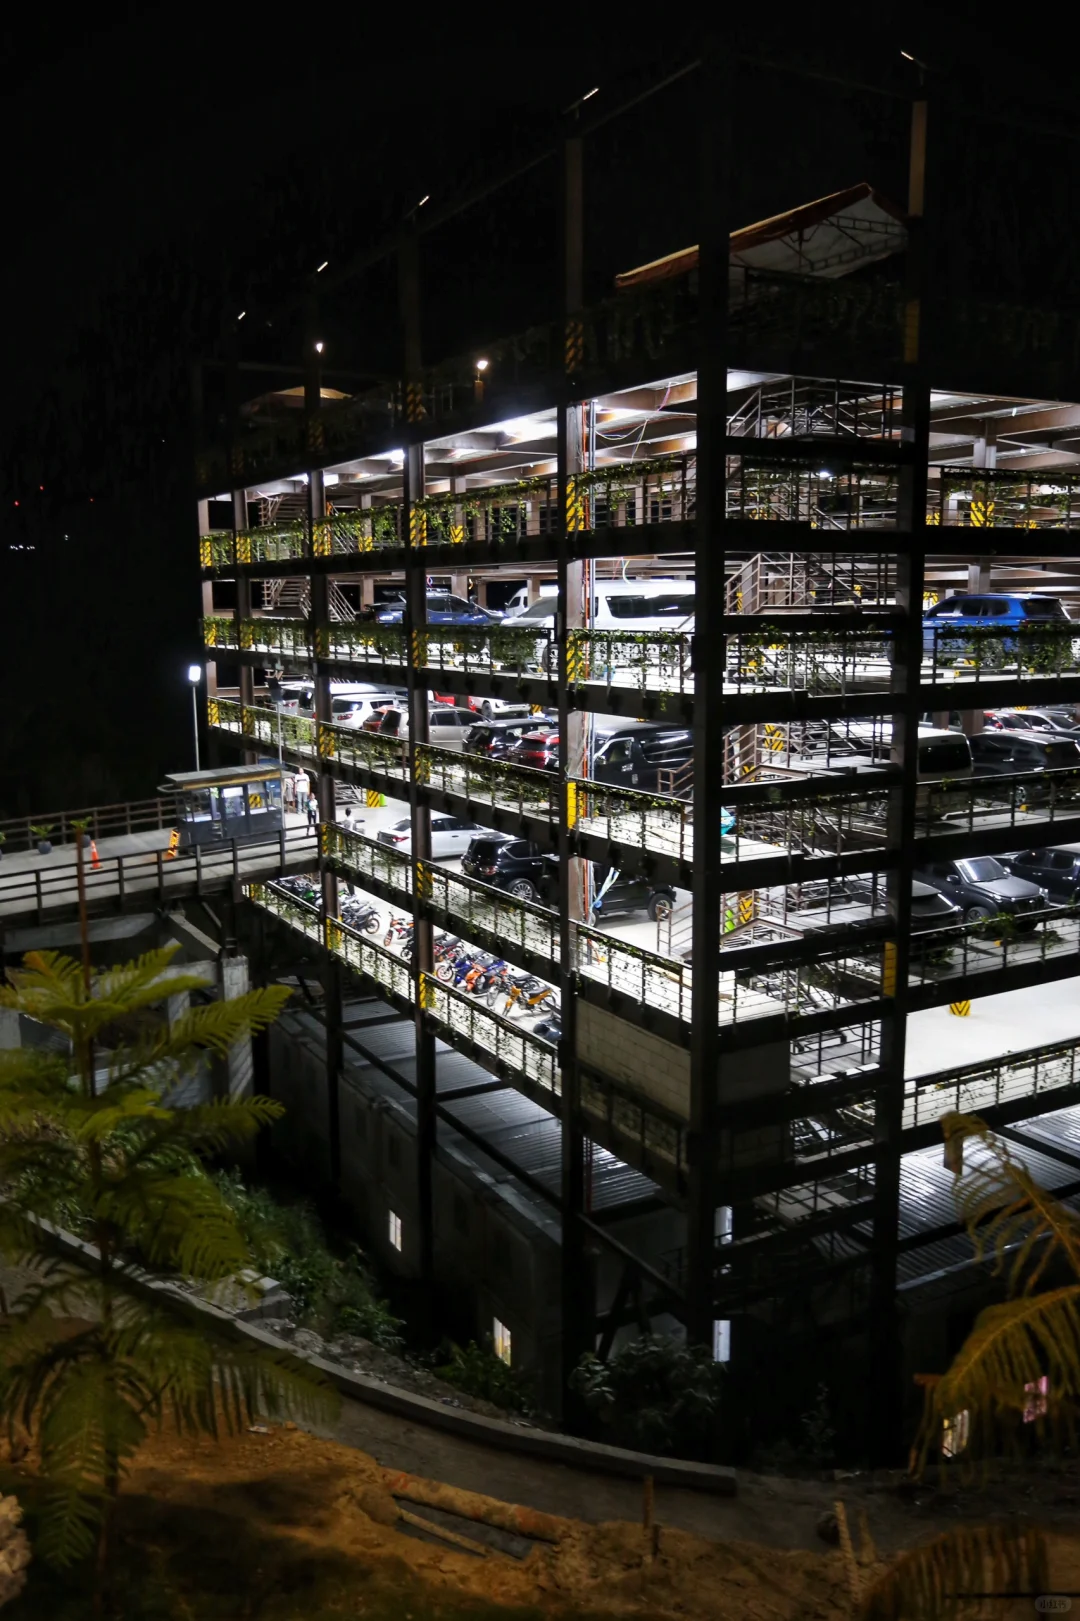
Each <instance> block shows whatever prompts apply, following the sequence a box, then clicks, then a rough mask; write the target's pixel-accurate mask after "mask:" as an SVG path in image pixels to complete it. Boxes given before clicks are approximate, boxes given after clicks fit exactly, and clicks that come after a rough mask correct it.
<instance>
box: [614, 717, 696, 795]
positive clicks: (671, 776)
mask: <svg viewBox="0 0 1080 1621" xmlns="http://www.w3.org/2000/svg"><path fill="white" fill-rule="evenodd" d="M693 758H694V734H693V732H691V731H690V730H688V728H687V727H685V726H661V725H654V724H652V723H649V722H634V723H631V724H629V725H626V726H623V727H620V728H619V729H618V730H617V731H613V732H612V733H611V734H610V735H609V736H607V737H606V738H604V740H603V741H602V742H599V743H598V745H597V748H596V751H595V753H594V755H593V764H592V770H591V772H590V776H591V777H592V779H593V781H595V782H609V783H614V784H616V785H617V786H618V787H620V788H638V789H641V790H642V791H644V792H645V793H675V794H681V797H683V798H689V797H690V794H691V791H692V781H691V779H692V770H691V768H692V762H693Z"/></svg>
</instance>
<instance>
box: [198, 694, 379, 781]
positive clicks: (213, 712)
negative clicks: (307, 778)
mask: <svg viewBox="0 0 1080 1621" xmlns="http://www.w3.org/2000/svg"><path fill="white" fill-rule="evenodd" d="M206 709H207V722H208V724H209V725H210V726H212V727H217V728H218V730H220V731H224V732H231V733H233V734H235V735H237V736H240V737H245V738H251V739H252V741H253V742H256V743H260V744H262V745H263V746H264V747H266V748H271V749H276V748H277V746H278V743H279V742H280V743H281V745H282V747H284V748H287V749H289V750H290V751H291V752H293V753H294V754H302V755H305V756H307V757H308V758H309V759H312V760H320V759H321V760H340V761H343V762H344V763H345V764H346V765H354V766H359V767H360V768H362V769H363V770H365V771H372V772H378V773H380V774H381V775H383V776H390V777H396V778H399V779H401V780H402V781H404V780H405V777H406V773H407V753H406V746H405V744H404V743H403V742H401V741H399V740H398V739H396V738H391V737H382V736H380V735H379V733H378V732H365V731H364V730H363V728H362V727H357V726H335V725H332V724H330V723H329V722H326V721H316V720H312V719H311V718H310V717H309V716H305V715H290V714H289V713H287V712H286V711H283V710H280V709H260V708H258V707H256V706H255V705H252V704H239V703H237V702H236V700H235V699H232V698H210V699H208V701H207V706H206Z"/></svg>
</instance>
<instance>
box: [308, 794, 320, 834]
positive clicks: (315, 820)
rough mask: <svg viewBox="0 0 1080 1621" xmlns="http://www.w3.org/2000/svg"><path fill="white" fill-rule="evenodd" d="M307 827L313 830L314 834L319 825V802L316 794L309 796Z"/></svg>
mask: <svg viewBox="0 0 1080 1621" xmlns="http://www.w3.org/2000/svg"><path fill="white" fill-rule="evenodd" d="M307 825H308V827H310V828H311V830H312V832H314V831H315V829H316V828H317V827H318V825H319V801H318V800H317V799H316V797H315V795H314V794H309V795H308V802H307Z"/></svg>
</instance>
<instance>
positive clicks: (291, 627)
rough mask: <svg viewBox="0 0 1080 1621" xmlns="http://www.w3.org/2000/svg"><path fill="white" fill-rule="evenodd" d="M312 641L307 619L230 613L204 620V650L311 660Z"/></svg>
mask: <svg viewBox="0 0 1080 1621" xmlns="http://www.w3.org/2000/svg"><path fill="white" fill-rule="evenodd" d="M334 628H335V629H337V628H338V627H337V626H335V627H334ZM312 640H313V633H312V627H311V625H310V624H309V623H308V621H307V620H306V619H235V618H233V616H232V615H231V614H213V615H208V616H207V617H206V618H205V619H204V620H203V643H204V645H205V646H206V647H225V648H237V649H242V650H250V651H252V652H258V653H283V654H293V655H299V656H300V657H303V658H310V657H311V653H312Z"/></svg>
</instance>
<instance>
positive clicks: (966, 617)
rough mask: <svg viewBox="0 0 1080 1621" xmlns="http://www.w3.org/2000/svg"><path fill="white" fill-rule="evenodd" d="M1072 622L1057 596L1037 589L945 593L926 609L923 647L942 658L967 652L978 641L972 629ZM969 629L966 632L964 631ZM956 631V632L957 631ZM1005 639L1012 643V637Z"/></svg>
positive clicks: (930, 654) (1020, 627) (1010, 627)
mask: <svg viewBox="0 0 1080 1621" xmlns="http://www.w3.org/2000/svg"><path fill="white" fill-rule="evenodd" d="M1055 621H1061V622H1062V623H1063V624H1064V625H1067V624H1068V622H1069V616H1068V614H1067V613H1066V612H1065V608H1064V605H1063V604H1062V603H1061V602H1060V601H1059V600H1058V598H1057V597H1046V596H1040V595H1039V594H1038V593H1037V592H1016V593H1013V592H986V593H984V594H980V595H975V594H971V595H967V594H963V593H957V594H956V595H954V596H951V597H945V598H944V599H943V601H941V602H939V603H936V604H935V606H934V607H933V608H927V609H926V610H925V612H924V613H923V651H924V653H925V654H926V655H927V656H932V655H933V654H934V651H935V647H936V650H937V656H938V657H939V658H941V657H945V658H955V657H957V656H960V655H967V654H969V653H970V652H971V650H972V648H973V647H974V646H975V645H976V642H977V637H975V636H972V635H971V634H970V632H973V631H974V632H977V631H980V630H984V631H985V630H1006V631H1007V630H1022V629H1025V628H1026V629H1029V630H1030V628H1031V626H1032V625H1033V624H1043V625H1045V624H1049V623H1051V622H1055ZM965 631H967V632H969V634H968V635H966V636H965V635H964V632H965ZM954 633H957V634H954ZM1003 643H1004V645H1005V646H1006V647H1009V646H1010V642H1009V638H1008V637H1004V638H1003Z"/></svg>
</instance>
